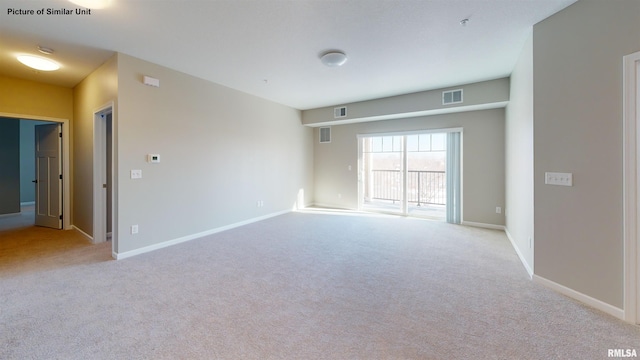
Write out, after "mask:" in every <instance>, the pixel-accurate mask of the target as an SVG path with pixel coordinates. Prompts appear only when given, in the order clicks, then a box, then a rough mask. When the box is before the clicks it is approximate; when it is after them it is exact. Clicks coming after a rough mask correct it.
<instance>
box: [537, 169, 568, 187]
mask: <svg viewBox="0 0 640 360" xmlns="http://www.w3.org/2000/svg"><path fill="white" fill-rule="evenodd" d="M544 183H545V184H547V185H560V186H573V174H572V173H559V172H546V173H544Z"/></svg>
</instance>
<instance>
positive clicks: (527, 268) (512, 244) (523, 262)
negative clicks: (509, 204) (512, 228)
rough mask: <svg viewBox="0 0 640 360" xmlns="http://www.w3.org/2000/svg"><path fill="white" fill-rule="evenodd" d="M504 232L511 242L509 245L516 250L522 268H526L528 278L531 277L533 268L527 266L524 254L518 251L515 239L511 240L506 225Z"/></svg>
mask: <svg viewBox="0 0 640 360" xmlns="http://www.w3.org/2000/svg"><path fill="white" fill-rule="evenodd" d="M504 233H505V234H506V235H507V239H509V241H510V242H511V246H513V249H514V250H515V251H516V254H518V258H520V262H521V263H522V265H523V266H524V269H525V270H527V273H528V274H529V278H530V279H533V269H532V268H531V266H529V263H527V261H526V260H525V258H524V254H522V252H521V251H520V248H519V247H518V246H517V245H516V242H515V240H513V237H512V236H511V233H510V232H509V229H507V227H506V226H505V227H504Z"/></svg>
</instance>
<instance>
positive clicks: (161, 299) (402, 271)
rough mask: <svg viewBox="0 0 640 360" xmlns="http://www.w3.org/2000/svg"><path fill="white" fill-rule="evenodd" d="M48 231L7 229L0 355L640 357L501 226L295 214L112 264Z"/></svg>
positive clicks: (622, 333) (631, 342) (633, 333)
mask: <svg viewBox="0 0 640 360" xmlns="http://www.w3.org/2000/svg"><path fill="white" fill-rule="evenodd" d="M40 230H42V232H41V233H39V234H34V238H33V239H32V240H30V241H29V242H30V244H26V245H25V244H22V245H19V244H18V243H17V242H15V241H14V242H12V241H9V240H7V239H9V238H13V237H14V235H16V234H15V233H14V232H16V231H23V230H13V231H2V232H0V289H1V290H0V329H1V330H0V358H1V359H605V358H607V355H608V349H618V348H623V349H636V351H640V330H639V329H638V327H636V326H632V325H628V324H625V323H623V322H621V321H619V320H617V319H615V318H612V317H611V316H609V315H606V314H603V313H601V312H599V311H597V310H593V309H590V308H588V307H586V306H584V305H582V304H579V303H577V302H575V301H573V300H571V299H568V298H566V297H564V296H562V295H559V294H557V293H555V292H553V291H551V290H549V289H546V288H544V287H542V286H540V285H538V284H535V283H533V282H532V281H530V280H529V279H528V277H527V275H526V272H525V271H524V269H523V267H522V265H521V264H520V262H519V260H518V258H517V256H516V254H515V253H514V251H513V249H512V248H511V246H510V244H509V242H508V240H507V239H506V237H505V235H504V233H502V232H499V231H493V230H485V229H478V228H469V227H464V226H455V225H450V224H446V223H441V222H433V221H425V220H417V219H410V218H401V217H387V216H364V215H356V214H349V213H339V212H336V213H333V214H324V213H317V212H316V213H314V212H297V213H289V214H286V215H282V216H278V217H275V218H271V219H268V220H265V221H262V222H258V223H254V224H250V225H247V226H244V227H241V228H236V229H233V230H229V231H225V232H222V233H218V234H215V235H212V236H208V237H206V238H202V239H198V240H193V241H191V242H188V243H184V244H181V245H176V246H173V247H169V248H166V249H162V250H158V251H155V252H152V253H147V254H143V255H140V256H136V257H133V258H129V259H125V260H120V261H115V260H110V244H108V243H106V244H101V245H98V246H93V245H88V244H87V243H86V242H85V243H82V241H81V237H79V235H77V234H74V233H73V232H63V231H55V230H47V229H40ZM45 230H46V231H45ZM51 232H57V233H62V234H64V235H65V237H69V238H70V239H71V240H69V241H68V244H70V245H64V246H65V248H64V249H62V248H60V249H58V250H59V251H55V252H53V253H46V252H41V253H38V250H37V249H38V245H36V244H37V243H39V242H40V241H41V240H42V241H49V240H50V241H51V242H52V243H55V241H56V240H55V239H54V237H55V236H52V235H50V234H51ZM35 233H38V231H35ZM76 237H77V240H78V241H76ZM58 241H62V240H60V239H59V240H58ZM62 242H63V243H64V241H62ZM31 246H33V249H29V248H30V247H31ZM52 248H55V246H52ZM21 249H22V250H21ZM25 249H27V250H25Z"/></svg>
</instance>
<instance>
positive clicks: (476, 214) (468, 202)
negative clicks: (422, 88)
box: [314, 109, 505, 225]
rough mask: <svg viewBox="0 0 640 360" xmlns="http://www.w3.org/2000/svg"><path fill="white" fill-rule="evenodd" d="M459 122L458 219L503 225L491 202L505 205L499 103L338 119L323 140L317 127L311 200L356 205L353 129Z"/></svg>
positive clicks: (454, 124)
mask: <svg viewBox="0 0 640 360" xmlns="http://www.w3.org/2000/svg"><path fill="white" fill-rule="evenodd" d="M458 127H461V128H463V129H464V130H463V169H462V170H463V214H462V217H463V220H464V221H468V222H476V223H484V224H492V225H504V214H496V206H500V207H504V180H505V171H504V161H505V160H504V159H505V158H504V150H505V147H504V138H505V133H504V109H492V110H482V111H470V112H462V113H457V114H447V115H434V116H425V117H416V118H409V119H396V120H385V121H373V122H363V123H356V124H347V125H337V126H332V127H331V143H323V144H320V143H319V141H318V136H319V135H318V131H319V130H318V129H317V128H316V129H315V135H314V143H315V160H314V164H315V189H316V192H315V201H316V204H319V205H323V206H331V207H338V208H345V209H357V208H358V172H357V168H358V166H357V165H358V143H357V135H358V134H375V133H385V132H397V131H415V130H430V129H446V128H458ZM349 166H351V171H349ZM338 194H340V195H341V196H340V197H338Z"/></svg>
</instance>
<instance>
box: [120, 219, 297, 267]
mask: <svg viewBox="0 0 640 360" xmlns="http://www.w3.org/2000/svg"><path fill="white" fill-rule="evenodd" d="M289 212H291V210H284V211H279V212H275V213H271V214H267V215H263V216H259V217H255V218H251V219H248V220H244V221H240V222H237V223H233V224H229V225H225V226H221V227H219V228H215V229H211V230H207V231H202V232H199V233H196V234H191V235H187V236H183V237H179V238H177V239H173V240H168V241H165V242H162V243H159V244H154V245H149V246H145V247H142V248H139V249H135V250H129V251H125V252H122V253H117V252H115V251H114V252H113V254H112V255H113V258H114V259H116V260H122V259H126V258H129V257H132V256H136V255H140V254H144V253H148V252H151V251H154V250H158V249H162V248H166V247H169V246H172V245H177V244H181V243H183V242H187V241H190V240H194V239H199V238H201V237H205V236H208V235H212V234H215V233H219V232H222V231H225V230H230V229H233V228H237V227H240V226H243V225H248V224H251V223H254V222H258V221H262V220H266V219H269V218H272V217H276V216H280V215H283V214H286V213H289Z"/></svg>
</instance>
